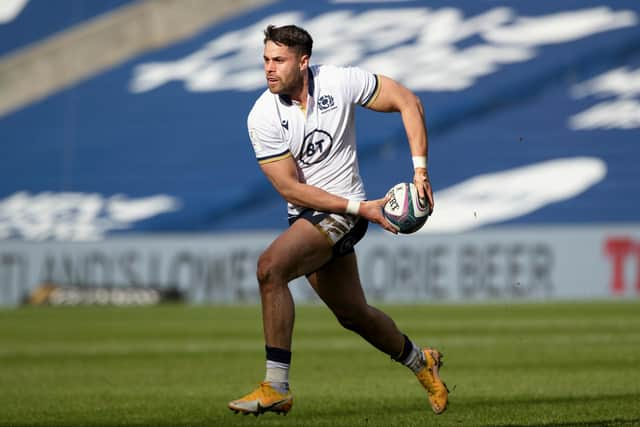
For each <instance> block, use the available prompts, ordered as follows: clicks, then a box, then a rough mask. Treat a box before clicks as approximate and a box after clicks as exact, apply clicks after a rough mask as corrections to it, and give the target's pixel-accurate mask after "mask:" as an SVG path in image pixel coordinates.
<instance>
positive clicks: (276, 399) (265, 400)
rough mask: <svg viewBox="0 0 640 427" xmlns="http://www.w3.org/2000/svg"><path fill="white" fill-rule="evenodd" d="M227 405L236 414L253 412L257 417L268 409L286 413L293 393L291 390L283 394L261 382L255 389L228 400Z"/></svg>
mask: <svg viewBox="0 0 640 427" xmlns="http://www.w3.org/2000/svg"><path fill="white" fill-rule="evenodd" d="M228 406H229V409H231V410H232V411H234V412H235V413H236V414H237V413H238V412H241V413H242V414H244V415H248V414H253V415H255V416H256V417H257V416H258V415H260V414H262V413H265V412H267V411H270V412H275V413H277V414H282V415H287V413H288V412H289V411H290V410H291V407H292V406H293V394H291V390H289V391H288V392H287V393H284V394H283V393H280V392H279V391H278V390H276V389H274V388H273V387H271V384H269V383H268V382H261V383H260V386H258V388H257V389H255V390H254V391H252V392H251V393H249V394H247V395H246V396H243V397H241V398H240V399H238V400H233V401H231V402H229V405H228Z"/></svg>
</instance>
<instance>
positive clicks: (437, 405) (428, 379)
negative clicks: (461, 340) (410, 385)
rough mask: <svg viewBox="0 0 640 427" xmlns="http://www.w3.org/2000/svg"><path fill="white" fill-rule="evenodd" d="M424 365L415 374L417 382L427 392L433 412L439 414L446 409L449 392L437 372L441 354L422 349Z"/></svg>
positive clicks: (436, 351) (440, 362) (440, 363)
mask: <svg viewBox="0 0 640 427" xmlns="http://www.w3.org/2000/svg"><path fill="white" fill-rule="evenodd" d="M422 352H423V354H424V358H425V360H426V362H427V363H426V364H425V366H424V368H422V369H421V370H420V371H419V372H418V373H417V374H416V377H418V381H420V384H422V387H424V388H425V390H427V394H428V397H429V403H430V404H431V408H432V409H433V412H435V413H436V414H441V413H443V412H444V411H445V409H447V404H448V403H449V390H448V389H447V385H446V384H445V383H444V382H443V381H442V380H441V379H440V373H439V372H438V371H439V369H440V366H442V358H443V356H442V354H441V353H440V352H439V351H438V350H434V349H432V348H428V347H426V348H424V349H423V350H422Z"/></svg>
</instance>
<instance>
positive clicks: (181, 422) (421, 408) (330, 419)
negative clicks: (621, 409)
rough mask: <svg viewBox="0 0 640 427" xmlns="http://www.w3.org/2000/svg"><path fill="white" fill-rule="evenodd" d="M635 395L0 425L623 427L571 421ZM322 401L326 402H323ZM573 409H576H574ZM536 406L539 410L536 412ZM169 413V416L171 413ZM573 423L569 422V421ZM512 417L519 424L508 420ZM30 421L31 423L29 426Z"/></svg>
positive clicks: (366, 403)
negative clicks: (548, 417) (583, 410)
mask: <svg viewBox="0 0 640 427" xmlns="http://www.w3.org/2000/svg"><path fill="white" fill-rule="evenodd" d="M639 398H640V394H638V393H627V394H622V393H620V394H611V395H603V396H570V397H549V398H533V397H531V398H527V397H515V398H510V399H505V398H502V399H498V400H495V399H493V400H492V399H477V398H476V399H469V398H466V399H465V398H462V397H460V398H459V399H456V396H455V394H453V395H452V396H451V401H450V407H449V410H448V411H447V412H446V413H445V414H444V415H442V416H438V417H436V416H434V415H433V414H432V413H431V409H430V408H429V406H428V403H427V401H426V399H417V398H416V399H410V400H402V399H397V398H394V397H393V396H385V397H380V398H373V397H370V396H368V397H361V398H356V397H353V398H349V399H342V400H340V402H338V403H335V402H332V403H330V404H325V405H319V402H318V399H316V398H311V397H306V398H303V399H301V400H300V401H299V403H298V404H297V405H296V407H294V409H293V411H292V412H291V413H290V414H289V415H288V416H287V417H282V416H276V415H275V414H265V415H263V416H260V417H258V419H256V418H255V417H254V416H251V415H249V416H242V415H235V414H233V413H231V411H229V410H228V409H227V408H226V407H224V405H222V406H220V405H215V406H214V407H212V406H209V407H208V408H206V409H204V408H203V410H202V411H196V410H194V411H193V413H189V414H188V415H187V416H184V415H186V414H183V416H182V417H172V416H171V415H170V414H166V417H159V416H157V414H155V415H151V414H149V416H148V418H146V419H145V414H136V416H135V419H128V420H127V419H123V418H122V417H118V418H116V419H92V418H91V417H90V416H89V417H88V416H86V415H85V416H84V417H82V416H78V414H76V416H75V417H73V418H75V419H73V418H71V417H70V418H69V419H68V420H65V419H61V417H60V416H59V417H58V419H56V420H51V419H49V420H46V419H42V420H37V421H35V420H33V419H31V420H25V421H24V422H15V421H13V422H10V423H7V422H6V421H3V420H1V419H0V427H5V426H6V427H8V426H13V427H27V426H29V427H34V426H48V427H49V426H51V427H77V426H85V427H90V426H104V427H116V426H139V427H146V426H155V427H170V426H171V427H181V426H194V427H199V426H203V427H204V426H207V427H213V426H215V427H226V426H244V425H251V426H257V425H258V424H259V425H260V426H261V427H267V426H269V427H271V426H295V427H301V426H310V427H315V426H332V427H333V426H336V427H338V426H349V427H352V426H369V427H372V426H384V427H387V426H388V425H391V424H389V422H392V423H393V425H409V426H415V425H423V424H424V423H426V424H424V425H433V426H457V427H459V426H478V427H525V426H528V427H534V426H539V427H552V426H558V427H629V426H637V425H640V409H639V410H638V411H639V412H638V413H630V414H627V415H628V416H629V417H630V418H623V417H620V413H617V414H611V415H612V417H611V418H607V417H606V416H603V417H601V418H595V417H594V418H592V419H588V416H587V415H584V416H583V418H586V419H584V420H582V421H576V420H575V418H578V417H576V415H575V414H576V413H579V410H580V407H584V406H587V407H591V408H593V407H594V405H598V404H600V405H603V406H604V407H610V406H611V405H610V402H621V401H624V402H627V403H629V402H637V401H638V399H639ZM607 402H609V403H607ZM325 403H326V402H325ZM576 405H578V406H579V407H578V408H577V409H576ZM541 407H542V408H541ZM550 407H554V408H557V413H556V414H555V418H557V420H554V421H543V422H540V421H536V420H537V419H538V418H539V414H541V413H545V411H546V410H547V409H549V408H550ZM174 415H175V414H174ZM572 418H573V419H574V420H571V419H572ZM514 419H517V420H520V419H522V422H515V423H514V422H513V420H514ZM34 421H35V422H34Z"/></svg>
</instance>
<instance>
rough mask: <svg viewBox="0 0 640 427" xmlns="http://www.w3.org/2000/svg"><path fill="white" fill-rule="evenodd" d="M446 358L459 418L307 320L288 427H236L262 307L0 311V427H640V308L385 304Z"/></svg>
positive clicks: (314, 315)
mask: <svg viewBox="0 0 640 427" xmlns="http://www.w3.org/2000/svg"><path fill="white" fill-rule="evenodd" d="M380 308H382V309H384V310H385V311H386V312H387V313H389V314H390V315H391V316H392V317H394V319H395V320H396V322H397V324H398V325H399V327H400V328H401V329H402V330H403V331H404V332H406V333H407V334H408V335H409V336H411V337H412V338H414V339H415V340H416V341H417V342H418V343H420V344H422V345H426V344H428V345H432V346H435V347H437V348H439V349H440V350H441V351H442V352H443V353H444V354H445V366H444V368H443V369H442V371H441V373H442V376H443V378H444V379H445V380H446V381H447V383H448V385H449V388H450V389H451V391H452V393H451V395H450V406H449V410H448V411H447V412H446V413H445V414H443V415H440V416H435V415H434V414H432V413H431V409H430V407H429V405H428V403H427V401H426V395H425V393H424V391H423V390H422V389H421V388H420V386H419V385H418V383H417V381H416V380H415V379H414V378H413V376H412V375H411V374H410V372H409V371H408V370H407V369H406V368H404V367H401V366H399V365H397V364H396V363H394V362H392V361H390V360H389V358H388V357H386V356H384V355H383V354H381V353H379V352H377V351H376V350H374V349H373V348H372V347H370V346H369V345H368V344H367V343H365V342H364V341H363V340H362V339H360V338H359V337H358V336H356V335H354V334H352V333H350V332H348V331H345V330H343V329H341V328H340V327H339V326H338V324H337V322H336V321H335V320H334V319H333V317H332V316H331V314H330V313H329V312H328V310H327V309H326V308H325V307H324V306H321V305H318V306H299V307H297V319H296V331H295V336H294V349H293V351H294V353H293V365H292V370H291V380H292V388H293V391H294V395H295V404H294V407H293V410H292V411H291V413H290V414H289V415H288V416H286V417H282V416H277V415H274V414H269V413H268V414H265V415H263V416H261V417H259V418H258V419H256V418H254V417H253V416H242V415H235V414H233V413H232V412H231V411H229V410H228V409H227V408H226V403H227V401H228V400H230V399H232V398H236V397H239V396H240V395H242V394H245V393H247V392H249V391H250V390H251V389H252V388H253V387H254V386H255V385H256V384H257V382H259V381H260V380H261V379H262V378H263V376H264V347H263V341H262V330H261V328H262V327H261V316H260V308H259V307H258V306H180V305H175V306H159V307H148V308H98V307H86V308H20V309H16V310H2V311H0V425H1V426H124V425H128V426H258V425H259V426H285V425H286V426H314V427H315V426H349V427H350V426H385V427H388V426H403V427H408V426H426V425H428V426H528V425H544V426H556V425H558V426H594V427H595V426H635V425H640V302H635V301H634V302H619V303H615V302H611V303H561V304H559V303H553V304H512V305H507V304H487V305H420V306H397V305H394V306H380Z"/></svg>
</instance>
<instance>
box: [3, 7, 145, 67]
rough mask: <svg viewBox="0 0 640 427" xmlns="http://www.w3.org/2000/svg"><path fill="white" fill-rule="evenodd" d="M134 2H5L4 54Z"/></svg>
mask: <svg viewBox="0 0 640 427" xmlns="http://www.w3.org/2000/svg"><path fill="white" fill-rule="evenodd" d="M132 1H133V0H100V1H83V0H67V1H58V2H48V1H39V0H31V1H29V0H9V1H5V2H4V3H5V4H3V5H2V6H0V57H2V56H3V55H6V54H8V53H11V52H13V51H15V50H17V49H20V48H22V47H25V46H27V45H30V44H32V43H35V42H37V41H39V40H42V39H44V38H46V37H49V36H51V35H53V34H55V33H58V32H61V31H65V30H66V29H68V28H70V27H72V26H73V25H76V24H78V23H80V22H83V21H85V20H87V19H90V18H92V17H95V16H98V15H100V14H102V13H106V12H108V11H110V10H113V9H115V8H117V7H120V6H122V5H124V4H127V3H131V2H132ZM3 11H4V12H5V13H4V14H3V13H2V12H3Z"/></svg>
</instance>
